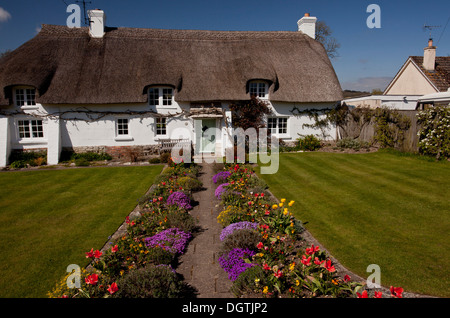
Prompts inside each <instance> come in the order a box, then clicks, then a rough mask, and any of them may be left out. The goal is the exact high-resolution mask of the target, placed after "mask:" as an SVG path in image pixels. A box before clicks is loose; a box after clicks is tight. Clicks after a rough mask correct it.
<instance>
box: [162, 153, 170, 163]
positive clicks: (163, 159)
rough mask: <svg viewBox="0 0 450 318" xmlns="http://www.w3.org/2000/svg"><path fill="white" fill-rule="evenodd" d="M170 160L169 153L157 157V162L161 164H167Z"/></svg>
mask: <svg viewBox="0 0 450 318" xmlns="http://www.w3.org/2000/svg"><path fill="white" fill-rule="evenodd" d="M169 159H170V152H163V153H162V154H161V155H160V156H159V160H160V161H161V162H162V163H168V162H169Z"/></svg>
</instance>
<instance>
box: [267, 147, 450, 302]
mask: <svg viewBox="0 0 450 318" xmlns="http://www.w3.org/2000/svg"><path fill="white" fill-rule="evenodd" d="M261 177H262V178H263V179H264V180H265V181H266V182H267V183H268V185H269V187H270V190H271V192H272V193H273V194H274V195H275V196H276V197H278V198H286V199H287V200H295V201H296V203H295V204H294V206H293V207H292V208H293V212H294V213H295V216H296V218H298V219H299V220H301V221H303V222H304V223H306V225H305V226H306V228H307V229H308V230H309V231H310V232H311V233H312V235H313V236H314V237H315V238H316V239H318V241H319V242H321V243H322V244H323V245H324V246H325V247H326V248H327V249H328V250H329V251H330V253H331V254H332V255H333V256H335V257H336V258H337V259H338V260H339V261H340V262H341V263H342V264H343V265H344V266H346V267H347V268H348V269H350V270H352V271H353V272H355V273H357V274H358V275H360V276H362V277H367V276H368V275H370V274H371V273H366V269H367V266H368V265H370V264H378V265H379V266H380V268H381V284H382V285H384V286H387V287H389V286H391V285H393V286H401V287H403V288H404V289H405V291H411V292H418V293H423V294H429V295H436V296H443V297H450V269H449V268H450V267H449V266H448V264H449V263H450V254H449V251H450V242H449V233H450V162H433V161H429V160H424V159H423V158H420V157H418V156H414V155H402V154H398V153H394V152H387V151H384V152H378V153H370V154H353V155H352V154H333V153H320V152H312V153H290V154H287V153H286V154H280V168H279V171H278V172H277V173H276V174H273V175H261Z"/></svg>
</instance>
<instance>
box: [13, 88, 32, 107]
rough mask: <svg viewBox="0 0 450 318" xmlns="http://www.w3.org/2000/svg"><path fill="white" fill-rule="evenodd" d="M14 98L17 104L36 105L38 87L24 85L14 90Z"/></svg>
mask: <svg viewBox="0 0 450 318" xmlns="http://www.w3.org/2000/svg"><path fill="white" fill-rule="evenodd" d="M14 98H15V104H16V106H35V105H36V89H34V88H23V87H20V88H16V89H15V90H14Z"/></svg>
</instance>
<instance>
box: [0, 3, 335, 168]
mask: <svg viewBox="0 0 450 318" xmlns="http://www.w3.org/2000/svg"><path fill="white" fill-rule="evenodd" d="M89 13H90V17H91V26H90V27H82V28H69V27H67V26H55V25H43V26H42V30H41V31H40V32H39V34H37V35H36V36H35V37H34V38H33V39H31V40H29V41H28V42H26V43H25V44H23V45H22V46H20V47H19V48H18V49H16V50H15V51H13V52H11V53H9V54H8V55H6V56H5V57H4V58H2V59H1V60H0V166H5V165H7V164H8V157H9V154H10V153H11V152H12V151H15V150H29V149H46V150H47V158H48V163H49V164H56V163H57V162H58V161H59V157H60V154H61V151H62V150H63V149H72V150H75V151H86V150H90V151H106V152H114V151H115V150H117V149H122V148H123V147H135V148H136V149H141V150H142V151H143V152H146V153H147V154H149V153H152V152H155V151H157V146H158V141H159V140H161V139H179V138H180V137H181V138H184V139H188V140H190V141H192V142H193V144H195V145H196V149H197V150H198V151H199V152H204V151H208V152H214V153H216V154H219V155H223V154H224V151H225V149H226V148H227V147H229V146H230V145H231V142H230V140H229V139H230V138H229V134H228V132H229V129H230V128H231V125H232V123H231V112H230V111H229V109H228V105H229V104H230V103H231V102H233V101H239V100H249V99H250V95H256V96H258V98H260V99H264V100H266V101H267V102H268V103H269V104H270V107H271V108H272V109H273V116H270V117H269V118H267V126H268V128H269V130H270V131H271V132H272V134H274V135H275V136H276V137H278V138H279V139H282V140H285V141H294V140H295V139H296V138H298V137H299V134H310V133H317V131H313V130H311V129H308V128H304V127H302V126H303V124H304V123H308V122H311V119H310V118H309V117H308V116H307V115H299V114H301V112H300V113H299V112H297V114H293V109H296V110H306V109H322V108H332V107H333V106H334V105H335V104H336V102H338V101H340V100H341V99H342V90H341V87H340V84H339V82H338V79H337V77H336V74H335V71H334V69H333V66H332V65H331V63H330V60H329V58H328V56H327V53H326V52H325V49H324V47H323V45H322V44H320V43H319V42H317V41H316V40H315V39H314V37H315V31H314V30H315V22H316V18H314V17H310V16H309V15H305V17H303V18H302V19H300V20H299V21H298V25H299V31H298V32H284V31H282V32H238V31H196V30H158V29H135V28H111V27H106V26H105V21H106V20H105V14H104V12H103V11H101V10H93V11H90V12H89ZM208 127H214V128H216V131H217V132H218V133H217V134H216V136H215V138H212V139H211V140H209V142H207V143H204V142H202V131H204V130H205V128H208ZM330 134H331V135H332V136H334V132H330Z"/></svg>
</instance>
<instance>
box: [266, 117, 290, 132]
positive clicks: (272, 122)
mask: <svg viewBox="0 0 450 318" xmlns="http://www.w3.org/2000/svg"><path fill="white" fill-rule="evenodd" d="M287 120H288V119H287V118H286V117H269V118H267V128H268V129H269V130H270V132H271V133H272V134H287Z"/></svg>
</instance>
